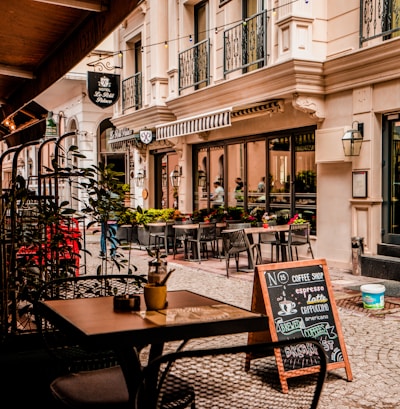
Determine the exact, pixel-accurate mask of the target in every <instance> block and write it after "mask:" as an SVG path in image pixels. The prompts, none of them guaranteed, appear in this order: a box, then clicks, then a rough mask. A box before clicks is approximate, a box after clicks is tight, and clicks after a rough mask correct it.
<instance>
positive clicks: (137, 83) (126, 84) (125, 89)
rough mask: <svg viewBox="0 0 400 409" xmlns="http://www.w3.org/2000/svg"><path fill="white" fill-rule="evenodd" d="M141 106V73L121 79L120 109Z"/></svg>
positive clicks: (138, 107)
mask: <svg viewBox="0 0 400 409" xmlns="http://www.w3.org/2000/svg"><path fill="white" fill-rule="evenodd" d="M141 107H142V73H141V72H138V73H137V74H135V75H132V77H129V78H127V79H126V80H123V81H122V110H123V111H125V110H126V109H129V108H136V109H140V108H141Z"/></svg>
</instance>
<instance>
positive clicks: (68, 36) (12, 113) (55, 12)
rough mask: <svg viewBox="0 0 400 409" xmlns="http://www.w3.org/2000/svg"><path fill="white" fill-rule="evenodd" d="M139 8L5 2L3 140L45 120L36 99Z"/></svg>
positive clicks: (76, 0) (0, 77)
mask: <svg viewBox="0 0 400 409" xmlns="http://www.w3.org/2000/svg"><path fill="white" fill-rule="evenodd" d="M138 2H139V1H138V0H1V2H0V106H1V108H0V139H1V138H5V137H8V136H10V135H11V134H13V133H17V132H21V131H22V130H23V129H26V128H27V127H29V126H31V125H32V124H34V123H35V121H37V120H40V119H41V118H42V117H43V115H45V112H44V109H42V108H41V107H40V106H38V105H37V104H36V103H34V102H33V100H34V99H35V97H37V96H38V95H39V94H41V93H42V92H43V91H45V90H46V89H47V88H48V87H50V85H52V84H53V83H55V82H56V81H57V80H59V79H60V78H61V77H63V76H64V75H65V74H66V73H67V72H68V71H69V70H71V69H72V68H73V67H74V66H75V65H76V64H78V63H79V62H80V61H81V60H82V59H83V58H84V57H86V56H87V55H88V54H89V53H90V52H91V51H92V50H93V49H95V48H96V46H97V45H98V44H100V43H101V42H102V41H103V40H104V39H105V38H106V37H107V36H108V35H109V34H111V33H112V31H113V30H114V29H115V28H117V27H118V25H119V24H121V23H122V22H123V20H124V19H125V18H126V17H127V16H128V15H129V14H130V13H131V11H132V10H134V9H135V7H136V6H137V3H138ZM25 119H26V122H24V121H25ZM10 120H13V121H14V122H15V125H16V127H17V129H15V130H13V129H12V128H10V127H9V123H10Z"/></svg>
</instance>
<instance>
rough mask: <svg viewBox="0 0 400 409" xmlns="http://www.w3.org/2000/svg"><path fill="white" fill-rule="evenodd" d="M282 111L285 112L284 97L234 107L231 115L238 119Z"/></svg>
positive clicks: (270, 114)
mask: <svg viewBox="0 0 400 409" xmlns="http://www.w3.org/2000/svg"><path fill="white" fill-rule="evenodd" d="M281 112H285V101H284V100H283V99H275V100H271V101H265V102H260V103H257V104H252V105H249V106H247V107H238V108H234V110H233V112H232V115H231V116H232V119H237V118H240V117H242V116H248V115H252V114H261V113H262V114H264V113H267V114H269V116H272V115H273V114H277V113H281Z"/></svg>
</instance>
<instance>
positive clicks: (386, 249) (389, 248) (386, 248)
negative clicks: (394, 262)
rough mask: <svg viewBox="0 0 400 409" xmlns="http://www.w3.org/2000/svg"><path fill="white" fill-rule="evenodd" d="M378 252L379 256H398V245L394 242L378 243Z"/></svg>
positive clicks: (399, 248)
mask: <svg viewBox="0 0 400 409" xmlns="http://www.w3.org/2000/svg"><path fill="white" fill-rule="evenodd" d="M378 254H379V255H381V256H390V257H400V246H399V245H396V244H387V243H379V244H378Z"/></svg>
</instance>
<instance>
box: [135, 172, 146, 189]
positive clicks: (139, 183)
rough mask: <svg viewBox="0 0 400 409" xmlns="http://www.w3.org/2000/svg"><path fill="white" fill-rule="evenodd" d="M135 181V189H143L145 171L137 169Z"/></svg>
mask: <svg viewBox="0 0 400 409" xmlns="http://www.w3.org/2000/svg"><path fill="white" fill-rule="evenodd" d="M135 179H136V186H137V187H143V186H144V180H145V179H146V170H145V169H139V170H138V173H137V175H136V178H135Z"/></svg>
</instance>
